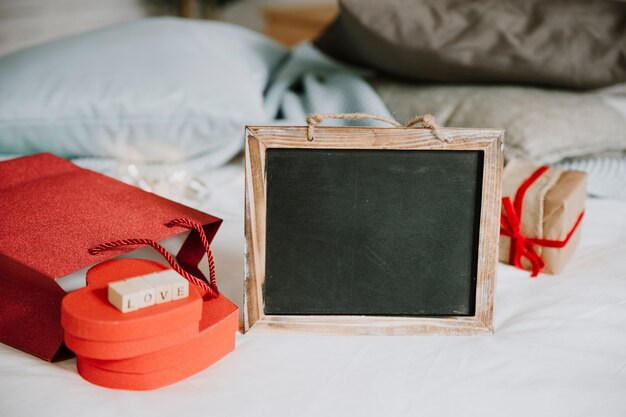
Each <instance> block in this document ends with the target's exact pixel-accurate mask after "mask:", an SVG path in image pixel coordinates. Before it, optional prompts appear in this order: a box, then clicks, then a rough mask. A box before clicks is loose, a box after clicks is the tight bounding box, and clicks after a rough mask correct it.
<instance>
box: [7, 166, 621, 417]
mask: <svg viewBox="0 0 626 417" xmlns="http://www.w3.org/2000/svg"><path fill="white" fill-rule="evenodd" d="M212 179H213V180H212ZM205 181H206V182H207V184H209V186H210V188H211V190H212V192H211V193H210V195H209V196H207V197H206V198H205V200H204V201H203V204H202V205H203V207H204V209H205V210H207V211H209V212H210V213H213V214H215V215H218V216H221V217H223V218H224V220H225V221H224V224H223V226H222V228H221V230H220V231H219V232H218V235H217V237H216V240H215V242H214V244H213V248H214V252H215V258H216V262H217V268H218V270H217V272H218V280H219V284H220V288H221V289H222V291H223V292H224V293H225V294H226V295H227V296H228V297H229V298H230V299H232V300H233V301H234V302H236V303H237V304H238V305H239V306H241V305H242V283H243V243H244V236H243V212H242V210H243V204H242V202H243V193H242V190H243V181H244V174H243V166H242V162H241V159H240V158H239V159H237V160H235V161H234V162H231V163H230V164H228V165H226V166H224V167H222V168H219V169H217V170H214V171H211V172H208V173H207V175H206V177H205ZM624 254H626V202H624V201H616V200H610V199H589V200H588V202H587V216H586V218H585V222H584V224H583V237H582V244H581V246H580V247H579V249H578V251H577V253H576V255H575V258H574V259H573V260H572V261H571V263H570V264H569V265H568V267H567V269H566V271H565V272H564V273H562V274H561V275H559V276H549V275H543V276H540V277H539V278H536V279H530V278H529V277H528V273H526V272H524V271H521V270H517V269H514V268H512V267H510V266H507V265H503V264H500V265H499V268H498V279H497V293H496V314H495V334H494V335H492V336H478V337H440V336H418V337H342V336H320V335H310V334H299V333H288V332H281V331H263V332H260V331H255V330H252V331H251V332H249V333H247V334H245V335H242V334H238V335H237V341H236V344H237V345H236V349H235V351H234V352H233V353H231V354H229V355H228V356H227V357H225V358H224V359H223V360H221V361H219V362H218V363H216V364H215V365H213V366H211V367H210V368H208V369H206V370H204V371H202V372H200V373H198V374H196V375H194V376H192V377H190V378H188V379H186V380H184V381H182V382H180V383H177V384H174V385H172V386H168V387H165V388H162V389H158V390H156V391H150V392H139V393H137V392H125V391H115V390H109V389H104V388H101V387H98V386H95V385H91V384H89V383H88V382H86V381H84V380H83V379H82V378H81V377H80V376H79V375H78V374H77V372H76V367H75V361H74V360H73V359H70V360H66V361H62V362H57V363H52V364H50V363H47V362H44V361H42V360H40V359H37V358H35V357H33V356H30V355H27V354H25V353H23V352H20V351H18V350H15V349H13V348H10V347H8V346H5V345H0V387H2V389H1V390H0V412H1V413H2V415H4V416H32V415H46V416H50V417H52V416H63V417H68V416H78V415H85V414H86V413H88V415H90V416H100V415H102V416H108V415H114V414H117V415H131V414H132V415H133V416H151V417H155V416H171V415H174V414H176V415H219V416H247V415H273V416H294V415H299V416H318V415H327V416H345V415H360V416H379V415H397V416H400V415H433V416H439V415H441V416H449V415H455V414H466V415H482V416H502V415H507V416H528V415H550V416H554V417H555V416H568V417H571V416H578V415H580V416H587V415H598V416H623V415H624V414H625V413H626V395H624V392H626V350H625V349H624V346H626V331H625V330H624V329H625V328H624V325H625V323H626V268H624V266H625V261H624Z"/></svg>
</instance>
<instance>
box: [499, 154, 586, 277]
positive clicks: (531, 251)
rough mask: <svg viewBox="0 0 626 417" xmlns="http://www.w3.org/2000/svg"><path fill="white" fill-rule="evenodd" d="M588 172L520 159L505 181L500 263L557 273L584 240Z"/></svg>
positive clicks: (507, 169) (513, 163)
mask: <svg viewBox="0 0 626 417" xmlns="http://www.w3.org/2000/svg"><path fill="white" fill-rule="evenodd" d="M586 187H587V174H585V173H584V172H579V171H567V170H562V169H557V168H553V167H547V166H537V165H534V164H531V163H528V162H524V161H520V160H512V161H510V162H509V163H508V164H507V165H506V167H505V168H504V173H503V179H502V195H503V198H502V218H501V231H500V261H501V262H504V263H508V264H512V265H515V266H517V267H518V268H523V269H526V270H529V271H531V276H533V277H535V276H537V275H538V274H539V273H540V272H546V273H549V274H558V273H559V272H561V271H562V270H563V268H564V267H565V265H566V264H567V262H568V261H569V260H570V259H571V258H572V256H573V254H574V252H575V251H576V247H577V246H578V243H579V241H580V234H581V223H582V219H583V216H584V211H585V194H586Z"/></svg>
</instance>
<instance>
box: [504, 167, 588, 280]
mask: <svg viewBox="0 0 626 417" xmlns="http://www.w3.org/2000/svg"><path fill="white" fill-rule="evenodd" d="M548 169H549V167H547V166H542V167H540V168H538V169H537V170H536V171H535V172H533V174H532V175H531V176H530V177H528V179H526V181H524V182H523V183H522V185H521V186H520V188H519V189H518V190H517V193H515V200H514V201H513V202H512V201H511V198H510V197H508V196H507V197H503V198H502V209H503V212H502V215H501V216H500V234H501V235H504V236H509V237H510V238H511V249H510V251H509V263H510V264H511V265H514V266H515V267H517V268H519V269H526V268H524V267H523V266H522V257H524V258H526V259H528V260H529V261H530V264H531V275H530V276H531V277H532V278H534V277H536V276H537V275H539V273H540V272H543V270H544V269H545V266H546V264H545V262H544V261H543V259H542V258H541V256H539V254H538V253H537V251H536V250H535V245H536V246H542V247H546V248H562V247H564V246H565V245H567V242H569V240H570V238H571V237H572V235H573V234H574V232H575V231H576V229H577V228H578V226H579V225H580V222H581V220H582V219H583V215H584V214H585V211H584V210H583V211H582V212H581V213H580V215H579V216H578V219H577V220H576V223H574V226H573V227H572V229H571V230H570V231H569V233H568V234H567V236H566V237H565V239H563V240H553V239H540V238H533V237H528V236H525V235H524V234H523V233H522V232H521V223H522V205H523V203H524V196H525V195H526V191H528V189H529V188H530V186H531V185H533V184H534V183H535V181H537V179H539V177H541V176H542V175H543V174H544V173H545V172H546V171H547V170H548Z"/></svg>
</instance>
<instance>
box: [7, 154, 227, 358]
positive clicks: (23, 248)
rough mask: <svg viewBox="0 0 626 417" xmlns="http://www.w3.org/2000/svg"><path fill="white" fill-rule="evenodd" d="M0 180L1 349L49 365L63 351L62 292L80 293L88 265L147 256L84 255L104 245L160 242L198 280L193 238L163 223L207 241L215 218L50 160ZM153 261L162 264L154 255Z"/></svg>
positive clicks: (123, 250) (200, 252)
mask: <svg viewBox="0 0 626 417" xmlns="http://www.w3.org/2000/svg"><path fill="white" fill-rule="evenodd" d="M0 178H1V180H0V213H2V217H1V218H0V228H1V230H2V233H1V234H0V272H1V279H0V341H1V342H3V343H6V344H8V345H10V346H13V347H15V348H17V349H20V350H23V351H25V352H28V353H31V354H33V355H36V356H39V357H40V358H42V359H45V360H48V361H50V360H53V359H54V358H55V356H56V355H57V353H58V352H59V351H60V349H61V347H62V345H63V330H62V328H61V324H60V314H61V300H62V298H63V297H64V296H65V294H66V290H67V289H69V288H71V287H74V288H78V287H81V286H84V285H85V282H84V277H85V274H86V271H87V270H88V269H89V267H90V266H92V265H95V264H98V263H101V262H103V261H105V260H108V259H111V258H114V257H118V256H119V255H120V254H126V255H124V256H128V255H132V256H133V257H137V256H136V254H137V253H139V252H141V251H144V253H145V250H150V251H151V250H152V248H142V249H139V250H135V249H136V248H137V246H125V247H120V248H116V249H115V250H109V251H101V252H99V253H97V254H95V255H92V254H90V253H89V249H90V248H93V247H95V246H97V245H100V244H102V243H105V242H110V241H113V240H118V239H128V238H142V239H150V240H152V241H155V242H162V243H163V242H166V243H164V246H168V243H167V242H169V245H170V246H171V247H180V249H179V250H176V251H175V252H174V253H176V252H177V255H176V259H177V260H178V262H179V264H180V265H181V266H182V267H183V269H184V270H186V271H187V272H189V273H190V274H193V275H195V276H200V277H204V276H203V275H202V273H201V272H200V270H199V269H198V264H199V262H200V261H201V259H202V257H203V256H204V254H205V251H204V248H203V246H202V244H201V241H200V237H199V233H198V232H197V231H195V230H191V231H190V230H189V229H188V228H185V227H183V226H181V225H171V224H170V227H168V226H167V224H168V222H170V221H172V220H173V219H177V218H185V219H189V220H191V221H193V222H195V223H196V224H200V225H202V230H204V232H205V234H206V236H207V238H208V240H209V241H210V240H212V239H213V237H214V235H215V233H216V232H217V229H218V228H219V225H220V224H221V219H218V218H216V217H213V216H211V215H209V214H205V213H202V212H200V211H197V210H194V209H192V208H189V207H186V206H183V205H181V204H178V203H175V202H173V201H170V200H167V199H165V198H162V197H159V196H157V195H154V194H151V193H148V192H145V191H143V190H140V189H138V188H136V187H132V186H130V185H127V184H124V183H122V182H119V181H117V180H115V179H112V178H109V177H107V176H104V175H101V174H98V173H96V172H93V171H89V170H86V169H82V168H79V167H78V166H76V165H74V164H72V163H71V162H68V161H66V160H64V159H61V158H58V157H56V156H54V155H51V154H38V155H32V156H27V157H22V158H17V159H13V160H9V161H6V162H2V163H0ZM177 242H178V244H177ZM140 257H141V256H140ZM153 259H156V260H159V261H161V262H163V259H162V258H160V257H159V254H158V253H157V254H156V256H154V258H153ZM64 288H65V289H64Z"/></svg>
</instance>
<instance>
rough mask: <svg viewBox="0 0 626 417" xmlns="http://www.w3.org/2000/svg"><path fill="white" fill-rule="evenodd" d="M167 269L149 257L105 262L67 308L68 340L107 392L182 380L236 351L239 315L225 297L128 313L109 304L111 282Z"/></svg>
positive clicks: (193, 295)
mask: <svg viewBox="0 0 626 417" xmlns="http://www.w3.org/2000/svg"><path fill="white" fill-rule="evenodd" d="M165 269H167V267H165V266H164V265H162V264H160V263H158V262H154V261H149V260H145V259H119V260H112V261H108V262H104V263H101V264H99V265H96V266H94V267H93V268H91V269H90V270H89V271H88V272H87V277H86V279H87V287H85V288H83V289H80V290H77V291H75V292H73V293H70V294H68V295H67V296H66V297H65V298H64V299H63V303H62V311H61V324H62V326H63V329H64V331H65V342H66V344H67V345H68V347H70V348H71V349H72V350H73V351H74V352H75V353H76V357H77V366H78V372H79V373H80V374H81V375H82V376H83V378H85V379H86V380H88V381H90V382H92V383H94V384H97V385H101V386H105V387H109V388H118V389H129V390H146V389H154V388H159V387H161V386H164V385H168V384H171V383H173V382H176V381H179V380H181V379H184V378H186V377H188V376H190V375H192V374H194V373H196V372H198V371H200V370H202V369H204V368H206V367H208V366H209V365H211V364H212V363H214V362H216V361H217V360H219V359H220V358H222V357H223V356H225V355H226V354H228V353H229V352H231V351H232V350H233V349H234V347H235V333H236V331H237V328H238V316H239V315H238V309H237V306H235V305H234V304H233V303H232V302H231V301H230V300H228V299H227V298H226V297H225V296H224V295H222V294H219V295H218V297H217V298H207V299H203V298H202V297H201V295H200V293H199V291H198V290H197V289H196V288H195V286H193V285H190V288H189V297H188V298H185V299H181V300H176V301H172V302H169V303H164V304H159V305H156V306H152V307H147V308H145V309H141V310H137V311H133V312H130V313H122V312H120V311H119V310H117V309H116V308H115V307H114V306H113V305H111V304H110V303H109V302H108V300H107V295H106V289H107V285H108V283H109V282H112V281H118V280H122V279H126V278H130V277H134V276H140V275H146V274H149V273H153V272H158V271H162V270H165Z"/></svg>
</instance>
